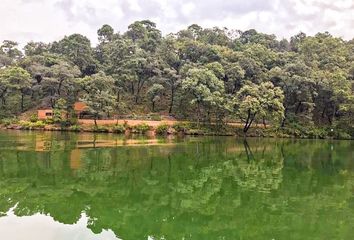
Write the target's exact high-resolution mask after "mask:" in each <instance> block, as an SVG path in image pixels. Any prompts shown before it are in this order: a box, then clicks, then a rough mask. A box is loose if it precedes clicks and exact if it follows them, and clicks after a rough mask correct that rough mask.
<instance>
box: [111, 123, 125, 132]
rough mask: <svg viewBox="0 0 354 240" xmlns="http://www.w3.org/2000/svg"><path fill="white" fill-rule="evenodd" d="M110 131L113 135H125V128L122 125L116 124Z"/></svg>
mask: <svg viewBox="0 0 354 240" xmlns="http://www.w3.org/2000/svg"><path fill="white" fill-rule="evenodd" d="M112 131H113V132H114V133H125V126H124V125H122V124H117V125H115V126H113V128H112Z"/></svg>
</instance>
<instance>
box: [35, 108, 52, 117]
mask: <svg viewBox="0 0 354 240" xmlns="http://www.w3.org/2000/svg"><path fill="white" fill-rule="evenodd" d="M37 115H38V119H39V120H47V119H52V118H53V109H40V110H38V113H37Z"/></svg>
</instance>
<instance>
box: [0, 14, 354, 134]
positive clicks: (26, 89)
mask: <svg viewBox="0 0 354 240" xmlns="http://www.w3.org/2000/svg"><path fill="white" fill-rule="evenodd" d="M97 37H98V40H99V43H98V45H97V46H92V44H91V42H90V40H89V39H88V38H87V37H85V36H82V35H80V34H72V35H69V36H65V37H64V38H63V39H61V40H59V41H55V42H52V43H42V42H29V43H27V44H26V45H25V47H24V49H23V50H24V51H21V50H20V49H19V46H18V44H17V43H16V42H15V41H11V40H6V41H4V42H3V43H2V44H0V76H1V77H0V99H1V101H0V117H5V116H12V115H13V116H15V115H18V114H20V113H22V112H25V111H27V110H29V109H31V108H33V107H38V106H52V107H53V106H55V102H56V100H57V99H59V98H64V99H68V100H69V101H68V104H69V103H72V102H74V101H77V100H79V99H87V97H88V95H87V94H88V93H87V92H86V91H85V89H84V88H83V87H82V85H80V84H78V82H81V83H82V82H85V81H83V80H82V79H86V80H87V81H88V79H92V78H93V79H95V78H97V77H98V76H99V78H100V79H102V78H104V79H110V80H109V82H107V84H108V85H105V86H107V89H109V92H110V93H109V95H110V99H111V97H112V96H114V98H113V100H114V103H112V104H110V106H112V109H111V111H110V113H112V114H140V115H142V114H149V113H150V112H151V111H153V112H158V113H160V114H165V115H172V116H174V117H175V118H177V119H181V120H190V121H196V122H200V123H206V122H207V123H211V122H220V121H221V122H228V121H243V122H244V123H245V131H246V132H247V131H248V129H249V128H250V127H251V125H252V123H270V124H272V126H278V127H282V128H291V127H294V126H319V127H325V128H332V129H333V128H336V129H341V130H344V131H345V132H346V134H349V135H351V136H353V134H354V120H353V118H354V117H353V116H354V112H353V105H354V97H353V86H354V84H353V80H354V57H353V56H354V40H351V41H345V40H343V39H341V38H337V37H334V36H332V35H330V34H329V33H327V32H325V33H318V34H316V35H315V36H307V35H306V34H304V33H299V34H297V35H295V36H293V37H291V38H290V40H287V39H277V38H276V36H275V35H268V34H264V33H260V32H257V31H256V30H254V29H250V30H247V31H244V32H243V31H237V30H228V29H225V28H202V27H201V26H199V25H196V24H193V25H191V26H189V27H188V28H187V29H183V30H181V31H179V32H177V33H175V34H169V35H166V36H163V35H162V34H161V31H160V30H159V29H158V28H157V26H156V24H155V23H153V22H152V21H150V20H142V21H136V22H134V23H132V24H130V25H129V27H128V29H127V31H126V32H123V33H119V32H115V30H114V28H113V27H111V26H109V25H107V24H105V25H103V26H102V27H101V28H99V29H98V30H97ZM97 74H98V75H97ZM14 76H18V79H17V82H16V83H13V79H14ZM102 76H104V77H102ZM80 79H81V80H80ZM93 83H94V84H96V83H97V84H101V83H100V81H93ZM14 84H15V85H16V86H15V85H14ZM95 89H98V87H97V86H96V87H95ZM20 99H21V100H20ZM248 115H250V116H249V117H248ZM248 118H250V119H249V121H247V119H248ZM250 123H251V125H250V126H248V125H249V124H250Z"/></svg>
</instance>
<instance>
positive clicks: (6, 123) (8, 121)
mask: <svg viewBox="0 0 354 240" xmlns="http://www.w3.org/2000/svg"><path fill="white" fill-rule="evenodd" d="M16 123H18V120H17V119H16V118H4V119H1V120H0V124H3V125H4V126H5V127H7V126H9V125H11V124H16Z"/></svg>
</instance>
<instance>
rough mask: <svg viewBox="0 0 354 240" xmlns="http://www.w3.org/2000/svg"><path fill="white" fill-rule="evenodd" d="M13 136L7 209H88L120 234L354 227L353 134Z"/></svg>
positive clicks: (8, 150)
mask: <svg viewBox="0 0 354 240" xmlns="http://www.w3.org/2000/svg"><path fill="white" fill-rule="evenodd" d="M34 135H36V134H34ZM7 138H8V139H10V140H11V141H12V143H11V144H7V143H6V144H4V145H2V147H0V179H1V181H0V188H1V190H0V211H1V212H2V215H3V216H4V215H6V212H8V210H9V209H10V208H11V207H13V206H15V205H16V204H17V206H16V208H15V209H14V214H16V215H17V216H31V215H35V214H38V213H40V214H45V215H50V216H51V217H52V218H53V219H54V220H55V221H57V222H59V223H64V224H75V223H77V222H78V221H79V220H80V218H81V217H82V213H85V214H86V216H87V217H88V221H87V227H88V228H89V229H91V230H92V232H93V233H100V232H102V231H103V230H108V229H110V230H112V231H113V232H114V233H115V234H116V236H117V237H119V238H121V239H147V238H148V236H150V237H151V238H153V239H324V238H325V239H350V236H351V234H352V231H351V230H352V225H351V224H350V223H352V222H354V211H353V207H354V204H353V200H354V198H353V189H354V174H353V170H354V163H353V149H354V148H353V142H350V141H344V142H339V141H337V142H329V141H310V140H302V141H293V140H274V139H273V140H266V139H262V140H261V139H250V140H248V141H242V140H240V141H239V140H235V139H234V138H192V139H175V140H163V139H162V140H160V139H157V140H156V139H155V140H152V139H150V140H149V139H144V140H142V141H143V142H142V143H144V141H145V144H142V143H141V141H140V142H139V141H137V140H132V139H131V140H127V139H121V138H116V137H114V136H110V137H103V136H99V137H97V138H96V142H95V145H96V148H94V147H93V146H88V145H90V139H89V137H86V139H80V138H82V137H81V136H79V135H70V136H69V137H68V136H67V135H65V136H62V135H59V136H58V135H57V134H54V135H47V136H44V137H43V136H40V137H38V136H32V135H31V134H29V135H28V136H25V137H21V136H17V137H13V136H12V137H8V136H7ZM36 138H39V139H40V141H36V140H35V139H36ZM3 139H4V136H2V138H1V136H0V141H1V140H3ZM129 141H130V142H131V143H132V145H131V144H130V145H129V144H128V143H129ZM42 142H44V143H42ZM105 143H106V145H105V146H104V144H105ZM114 143H115V144H114ZM38 146H41V147H38ZM97 146H99V147H97ZM338 224H339V225H338ZM289 236H290V237H289Z"/></svg>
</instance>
